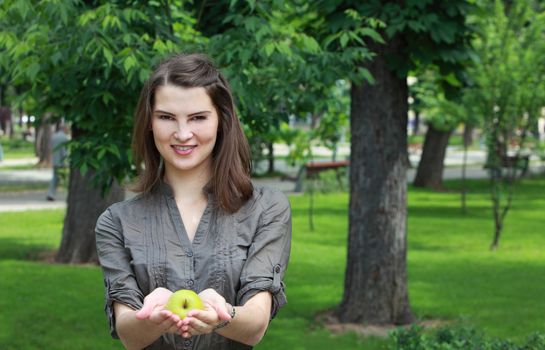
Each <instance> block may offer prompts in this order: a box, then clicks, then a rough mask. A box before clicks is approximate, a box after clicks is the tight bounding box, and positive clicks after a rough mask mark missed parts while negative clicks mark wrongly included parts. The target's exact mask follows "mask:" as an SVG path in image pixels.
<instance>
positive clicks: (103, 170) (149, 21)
mask: <svg viewBox="0 0 545 350" xmlns="http://www.w3.org/2000/svg"><path fill="white" fill-rule="evenodd" d="M179 5H180V4H179V1H171V2H168V1H167V2H150V3H149V4H146V3H141V4H135V3H134V2H132V1H117V2H108V1H104V2H101V1H99V2H93V5H86V4H85V3H83V2H80V1H75V0H74V1H55V0H45V1H41V2H39V3H37V4H35V3H34V2H33V1H27V0H21V1H19V0H17V1H4V2H3V3H2V5H1V6H0V18H1V19H2V21H3V22H5V23H6V24H5V25H4V26H3V30H2V31H1V32H0V50H3V51H4V52H5V55H2V60H1V64H2V66H3V68H4V69H5V70H6V71H8V72H9V73H10V75H11V77H12V83H13V84H15V85H20V86H26V87H28V89H27V92H26V93H25V94H23V95H22V96H21V100H25V99H27V98H33V99H34V100H35V101H36V104H35V109H34V110H32V111H30V112H32V113H34V114H35V115H38V116H40V115H42V114H43V113H45V112H52V113H53V114H55V115H57V116H63V117H64V118H65V119H66V120H67V121H69V122H70V123H72V124H73V125H74V130H75V132H74V135H73V136H74V137H73V142H71V143H70V144H69V147H70V154H71V162H72V166H75V167H77V168H79V169H80V170H82V171H86V170H87V169H89V168H91V169H93V170H95V172H96V174H97V175H96V178H95V180H96V182H97V183H98V184H100V185H102V186H107V185H108V184H109V183H110V182H111V180H112V178H114V177H115V178H117V179H118V180H123V179H124V178H125V177H126V176H127V175H128V174H129V172H130V169H131V167H130V164H131V154H130V132H131V129H132V115H133V112H134V108H135V105H136V100H137V98H138V94H139V90H140V88H141V85H142V83H143V81H144V80H145V79H147V77H148V75H149V73H150V72H151V70H152V67H153V66H154V65H155V64H157V62H158V61H159V60H160V59H162V58H164V57H165V56H166V55H168V54H169V53H172V52H175V51H178V50H179V48H180V47H184V48H185V49H186V50H187V49H191V48H192V47H195V44H198V43H201V42H202V41H203V39H202V37H201V36H200V35H199V33H198V32H196V31H195V30H194V29H193V25H194V24H195V20H193V19H192V17H191V15H190V14H188V13H186V12H183V11H182V10H181V8H180V6H179ZM164 13H168V17H166V18H165V16H164ZM67 33H69V34H68V35H67Z"/></svg>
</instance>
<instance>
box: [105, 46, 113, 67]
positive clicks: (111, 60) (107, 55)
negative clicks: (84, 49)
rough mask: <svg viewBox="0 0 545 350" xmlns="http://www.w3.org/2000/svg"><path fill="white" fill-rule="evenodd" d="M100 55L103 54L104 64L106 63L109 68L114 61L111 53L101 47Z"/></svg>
mask: <svg viewBox="0 0 545 350" xmlns="http://www.w3.org/2000/svg"><path fill="white" fill-rule="evenodd" d="M102 53H103V54H104V58H105V59H106V62H108V65H109V66H111V65H112V63H113V61H114V56H113V54H112V51H110V50H108V48H106V47H103V48H102Z"/></svg>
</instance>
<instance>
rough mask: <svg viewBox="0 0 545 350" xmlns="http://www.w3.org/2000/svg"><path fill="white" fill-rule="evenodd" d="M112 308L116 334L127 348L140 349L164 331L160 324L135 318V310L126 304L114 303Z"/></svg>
mask: <svg viewBox="0 0 545 350" xmlns="http://www.w3.org/2000/svg"><path fill="white" fill-rule="evenodd" d="M114 309H115V314H116V322H115V325H116V330H117V334H118V335H119V339H121V342H122V343H123V345H124V346H125V348H126V349H127V350H141V349H143V348H145V347H146V346H148V345H150V344H151V343H153V342H154V341H155V340H156V339H158V338H159V337H160V336H161V335H162V334H163V333H164V330H162V329H161V327H160V325H157V324H154V323H153V322H151V321H149V320H139V319H137V318H136V312H137V311H135V310H133V309H131V308H130V307H128V306H126V305H123V304H119V303H115V304H114Z"/></svg>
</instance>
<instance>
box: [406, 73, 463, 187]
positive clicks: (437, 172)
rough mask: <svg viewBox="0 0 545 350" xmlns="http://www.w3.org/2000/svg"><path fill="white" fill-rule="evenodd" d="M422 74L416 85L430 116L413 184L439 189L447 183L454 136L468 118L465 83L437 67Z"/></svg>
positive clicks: (415, 90) (427, 114)
mask: <svg viewBox="0 0 545 350" xmlns="http://www.w3.org/2000/svg"><path fill="white" fill-rule="evenodd" d="M418 76H419V79H418V81H417V82H416V83H415V84H414V86H413V88H412V89H413V90H414V95H415V96H416V98H417V99H418V100H419V101H420V106H419V108H420V110H421V113H422V114H423V115H424V116H425V118H426V124H427V125H428V129H427V131H426V136H425V138H424V147H423V149H422V154H421V157H420V162H419V163H418V169H417V171H416V176H415V178H414V182H413V184H414V186H415V187H427V188H432V189H437V190H439V189H442V185H443V168H444V161H445V155H446V151H447V146H448V143H449V139H450V136H451V134H452V132H453V131H454V129H455V128H456V127H457V126H458V125H459V124H460V123H462V122H463V121H465V120H466V119H467V112H466V110H465V108H464V107H463V104H462V103H460V100H461V98H462V83H461V82H460V81H459V80H458V79H456V77H455V76H454V75H453V74H451V75H449V76H447V77H442V76H441V75H440V74H439V72H437V69H433V67H432V68H428V69H426V70H423V71H421V72H419V74H418ZM448 92H450V93H449V96H447V93H448Z"/></svg>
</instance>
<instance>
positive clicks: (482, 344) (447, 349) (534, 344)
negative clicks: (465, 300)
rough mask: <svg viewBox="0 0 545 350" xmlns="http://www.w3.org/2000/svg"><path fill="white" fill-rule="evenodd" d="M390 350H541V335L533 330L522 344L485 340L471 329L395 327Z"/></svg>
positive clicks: (544, 337)
mask: <svg viewBox="0 0 545 350" xmlns="http://www.w3.org/2000/svg"><path fill="white" fill-rule="evenodd" d="M391 337H392V338H393V344H392V345H391V347H390V349H391V350H545V334H540V333H536V334H534V335H532V336H530V337H529V338H528V339H527V340H526V342H524V344H522V345H517V344H515V343H514V342H512V341H510V340H502V339H487V338H486V337H484V336H483V334H481V333H480V332H477V331H476V330H474V329H471V328H441V329H439V330H437V331H436V332H434V333H428V332H425V331H424V329H423V328H422V327H420V326H412V327H411V328H407V329H401V328H400V329H398V330H396V331H394V332H393V333H392V335H391Z"/></svg>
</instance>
